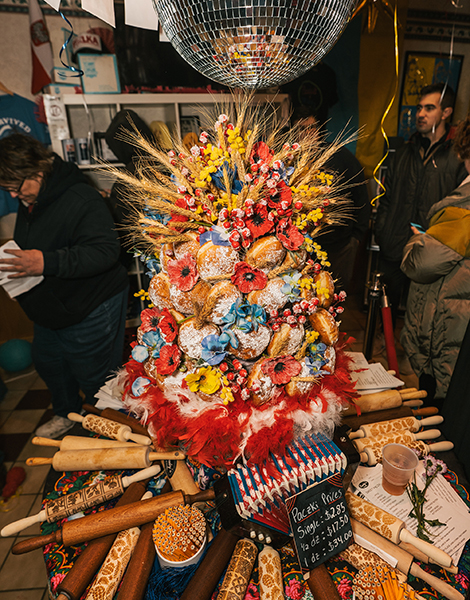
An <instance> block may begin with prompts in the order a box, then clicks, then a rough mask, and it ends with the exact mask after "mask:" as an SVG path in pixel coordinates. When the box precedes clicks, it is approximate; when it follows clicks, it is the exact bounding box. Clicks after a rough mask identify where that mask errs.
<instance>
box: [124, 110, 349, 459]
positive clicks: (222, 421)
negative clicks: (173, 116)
mask: <svg viewBox="0 0 470 600" xmlns="http://www.w3.org/2000/svg"><path fill="white" fill-rule="evenodd" d="M230 110H231V111H232V114H233V115H234V116H233V117H232V118H231V117H229V116H228V114H227V113H229V110H228V109H226V111H225V112H222V111H221V112H217V117H216V118H214V119H213V120H212V126H211V127H208V128H207V131H202V133H201V134H200V137H199V141H198V143H197V144H195V145H193V146H192V147H191V148H185V147H184V146H182V145H181V144H175V149H174V150H172V151H170V152H163V151H160V150H159V149H157V148H155V147H154V146H153V145H152V144H151V143H149V142H148V141H147V140H145V139H142V138H140V137H139V136H138V135H137V134H136V135H131V137H132V140H133V143H135V144H136V145H138V146H139V147H140V148H141V149H142V150H143V151H145V153H146V154H147V156H148V157H149V158H148V159H145V160H144V159H142V162H141V164H140V165H139V167H138V169H137V175H136V176H135V177H132V176H130V175H127V174H117V175H118V176H119V177H120V178H121V180H122V181H123V182H124V183H125V184H126V186H127V187H128V189H130V192H129V201H130V202H131V203H132V206H133V207H134V211H135V213H134V214H135V218H134V222H133V226H132V228H131V229H132V231H131V233H132V235H133V237H134V239H135V238H138V239H139V240H140V242H141V243H142V244H143V245H144V251H143V254H144V256H145V257H146V260H147V262H148V264H150V265H151V266H155V264H158V267H157V269H155V271H154V275H153V277H152V279H151V282H150V286H149V289H148V298H149V301H150V303H151V304H150V307H149V308H147V309H145V310H144V311H143V312H142V314H141V326H140V327H139V329H138V332H137V340H136V343H135V344H134V345H133V348H132V358H131V359H130V361H129V363H128V364H127V365H126V393H125V403H126V405H127V406H128V408H129V409H131V410H132V411H133V412H134V413H136V414H138V415H139V416H140V417H141V418H142V419H143V420H145V421H146V422H147V424H148V425H149V430H150V432H151V434H152V435H153V437H154V439H155V441H156V443H158V445H159V446H168V445H180V446H183V447H184V448H185V451H186V452H187V453H188V454H189V455H190V456H191V455H192V456H194V457H195V458H197V459H198V460H200V461H201V462H204V463H205V464H208V465H211V466H215V467H219V466H225V467H227V466H229V465H230V464H232V463H233V461H234V460H235V459H237V458H239V457H240V456H243V457H244V459H245V460H246V461H254V462H259V461H262V460H264V459H265V458H266V457H267V456H268V454H269V453H270V452H277V451H282V449H283V448H284V447H285V445H286V444H288V443H289V442H290V441H292V439H293V438H294V437H297V436H301V435H303V434H305V433H312V432H323V433H327V434H331V432H332V429H333V427H334V425H335V424H336V423H337V422H338V420H339V415H340V412H341V410H342V408H343V407H344V406H345V405H347V403H348V401H349V400H350V399H351V398H352V397H353V396H354V389H353V386H352V384H351V382H350V379H349V376H348V371H347V365H348V359H347V357H346V356H345V354H344V352H343V347H344V344H343V343H342V342H341V337H340V333H339V323H338V317H339V315H340V314H341V312H342V310H343V307H342V306H341V302H342V301H343V300H344V298H345V297H346V294H345V293H344V292H341V291H340V292H338V293H336V292H335V286H334V281H333V278H332V276H331V274H330V273H329V271H328V267H329V266H330V265H329V262H328V258H327V256H326V253H325V252H323V251H322V249H321V246H320V244H319V241H320V234H321V232H322V231H323V230H325V229H327V227H328V226H329V225H331V224H336V223H339V222H341V220H342V219H344V218H345V217H347V206H348V204H347V202H346V201H345V200H344V198H342V197H341V194H342V192H343V191H344V190H342V189H341V187H340V186H339V185H338V184H337V183H336V181H335V178H334V177H333V175H332V174H328V173H326V172H324V171H323V170H322V166H323V165H324V163H325V162H326V160H327V159H328V158H329V157H330V156H331V154H332V153H333V152H334V151H335V150H336V149H337V148H338V144H336V145H335V144H333V145H332V146H328V147H326V146H325V145H324V144H323V143H322V140H320V139H319V138H318V136H317V134H316V133H315V132H309V131H308V130H307V131H302V129H301V128H297V129H294V130H291V131H290V132H289V133H287V134H286V133H284V134H283V133H282V130H281V129H280V127H277V126H275V125H274V126H273V125H272V122H271V121H270V119H268V118H267V116H266V115H263V114H261V112H260V111H259V110H256V109H252V108H251V104H250V101H249V100H244V101H241V102H234V103H233V105H232V106H231V109H230ZM214 121H215V122H214ZM269 128H271V130H270V132H269V133H268V129H269ZM296 138H297V139H298V141H297V142H293V143H292V140H293V139H296ZM157 270H158V272H157Z"/></svg>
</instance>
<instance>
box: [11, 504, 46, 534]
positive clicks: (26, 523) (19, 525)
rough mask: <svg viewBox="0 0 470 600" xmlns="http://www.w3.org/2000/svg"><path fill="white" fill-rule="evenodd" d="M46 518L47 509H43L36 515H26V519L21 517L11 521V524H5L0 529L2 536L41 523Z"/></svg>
mask: <svg viewBox="0 0 470 600" xmlns="http://www.w3.org/2000/svg"><path fill="white" fill-rule="evenodd" d="M45 520H46V511H45V510H41V512H38V513H37V514H36V515H31V516H30V517H25V518H24V519H19V520H18V521H15V522H14V523H10V524H9V525H5V527H4V528H3V529H2V530H1V531H0V535H1V536H2V537H8V536H9V535H15V534H16V533H19V532H20V531H23V530H24V529H26V528H27V527H30V526H31V525H34V524H35V523H41V522H42V521H45Z"/></svg>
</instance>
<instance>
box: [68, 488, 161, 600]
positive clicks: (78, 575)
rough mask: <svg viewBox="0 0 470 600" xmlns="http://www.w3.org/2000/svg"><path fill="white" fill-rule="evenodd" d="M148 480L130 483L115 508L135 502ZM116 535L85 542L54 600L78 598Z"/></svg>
mask: <svg viewBox="0 0 470 600" xmlns="http://www.w3.org/2000/svg"><path fill="white" fill-rule="evenodd" d="M148 481H149V480H148V479H147V480H146V481H139V482H138V483H132V484H131V485H130V486H129V487H128V488H127V490H126V491H125V492H124V494H123V495H122V496H121V498H119V500H118V502H117V504H116V507H115V508H118V507H121V506H125V505H126V504H131V503H132V502H137V500H139V499H140V498H142V495H143V494H144V493H145V489H146V487H147V483H148ZM165 487H166V488H167V489H168V488H169V484H168V483H166V484H165V486H164V487H163V490H162V492H163V491H165ZM116 535H117V532H116V533H111V534H108V535H106V536H103V537H100V538H97V539H94V540H91V541H90V542H89V543H88V544H87V547H86V548H85V549H84V550H83V552H82V553H81V554H80V555H79V556H78V558H77V559H76V560H75V561H74V564H73V565H72V568H71V569H70V570H69V571H67V573H66V575H65V578H64V579H63V580H62V581H61V582H60V583H59V585H58V586H57V589H56V591H57V593H58V594H59V595H58V596H57V598H56V600H80V598H81V597H82V596H83V593H84V592H85V590H86V588H87V587H88V584H89V583H90V581H91V580H92V579H93V577H94V576H95V575H96V572H97V571H98V569H99V568H100V565H101V564H102V562H103V560H104V559H105V558H106V555H107V554H108V552H109V549H110V548H111V546H112V545H113V542H114V540H115V539H116Z"/></svg>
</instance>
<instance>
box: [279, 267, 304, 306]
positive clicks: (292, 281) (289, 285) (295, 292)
mask: <svg viewBox="0 0 470 600" xmlns="http://www.w3.org/2000/svg"><path fill="white" fill-rule="evenodd" d="M301 277H302V273H299V271H294V274H293V275H282V279H283V281H284V285H283V286H282V288H281V292H282V293H283V294H285V295H286V296H288V297H289V298H290V299H291V300H297V298H298V297H299V296H300V287H299V281H300V278H301Z"/></svg>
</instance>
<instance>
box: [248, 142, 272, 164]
mask: <svg viewBox="0 0 470 600" xmlns="http://www.w3.org/2000/svg"><path fill="white" fill-rule="evenodd" d="M273 156H274V153H273V152H272V151H271V150H270V149H269V146H268V145H267V144H266V143H265V142H256V144H253V148H252V150H251V153H250V162H251V164H253V163H257V162H258V161H259V160H262V161H263V162H269V161H270V160H271V159H272V157H273Z"/></svg>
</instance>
